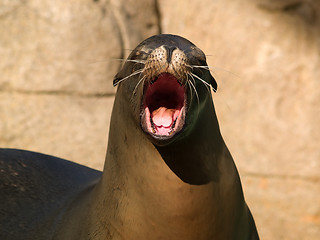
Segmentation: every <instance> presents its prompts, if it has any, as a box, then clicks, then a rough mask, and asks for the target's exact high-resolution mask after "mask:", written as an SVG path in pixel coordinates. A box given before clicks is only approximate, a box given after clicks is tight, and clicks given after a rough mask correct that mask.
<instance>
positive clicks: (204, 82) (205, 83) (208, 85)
mask: <svg viewBox="0 0 320 240" xmlns="http://www.w3.org/2000/svg"><path fill="white" fill-rule="evenodd" d="M190 74H191V75H192V76H194V77H195V78H197V79H199V80H200V81H201V82H202V83H203V84H204V85H205V86H206V87H207V89H208V92H209V94H211V92H210V87H212V86H211V85H210V84H209V83H207V82H206V81H204V80H203V79H202V78H200V77H198V76H197V75H195V74H194V73H190Z"/></svg>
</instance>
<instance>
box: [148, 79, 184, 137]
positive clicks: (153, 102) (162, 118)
mask: <svg viewBox="0 0 320 240" xmlns="http://www.w3.org/2000/svg"><path fill="white" fill-rule="evenodd" d="M184 105H185V87H184V86H183V85H181V84H180V83H179V81H178V79H177V78H175V77H174V76H173V75H171V74H169V73H162V74H160V75H159V76H158V77H157V78H156V79H154V81H152V82H151V83H150V84H148V86H147V88H146V91H145V100H144V107H145V121H146V125H147V130H148V132H150V133H153V134H156V135H160V136H169V135H172V134H173V133H175V132H176V130H177V129H178V128H179V126H181V123H182V124H183V122H184V119H183V115H184V114H183V112H184Z"/></svg>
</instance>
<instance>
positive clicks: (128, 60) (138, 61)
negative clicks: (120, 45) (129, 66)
mask: <svg viewBox="0 0 320 240" xmlns="http://www.w3.org/2000/svg"><path fill="white" fill-rule="evenodd" d="M114 60H117V61H122V62H135V63H142V64H145V62H146V61H145V60H136V59H121V58H115V59H114Z"/></svg>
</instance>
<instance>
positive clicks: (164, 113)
mask: <svg viewBox="0 0 320 240" xmlns="http://www.w3.org/2000/svg"><path fill="white" fill-rule="evenodd" d="M175 111H176V110H175V109H168V108H165V107H160V108H158V109H157V110H154V111H153V112H152V121H153V123H154V124H155V125H156V126H157V127H161V126H162V127H170V126H171V124H172V122H173V115H174V112H175Z"/></svg>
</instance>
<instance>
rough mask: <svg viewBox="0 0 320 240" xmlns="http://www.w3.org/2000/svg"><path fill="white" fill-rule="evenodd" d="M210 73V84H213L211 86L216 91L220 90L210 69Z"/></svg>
mask: <svg viewBox="0 0 320 240" xmlns="http://www.w3.org/2000/svg"><path fill="white" fill-rule="evenodd" d="M208 74H209V76H208V77H209V81H208V82H209V84H210V85H211V88H212V90H213V91H214V92H216V91H217V90H218V84H217V82H216V80H215V79H214V77H213V76H212V75H211V73H210V72H209V71H208Z"/></svg>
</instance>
